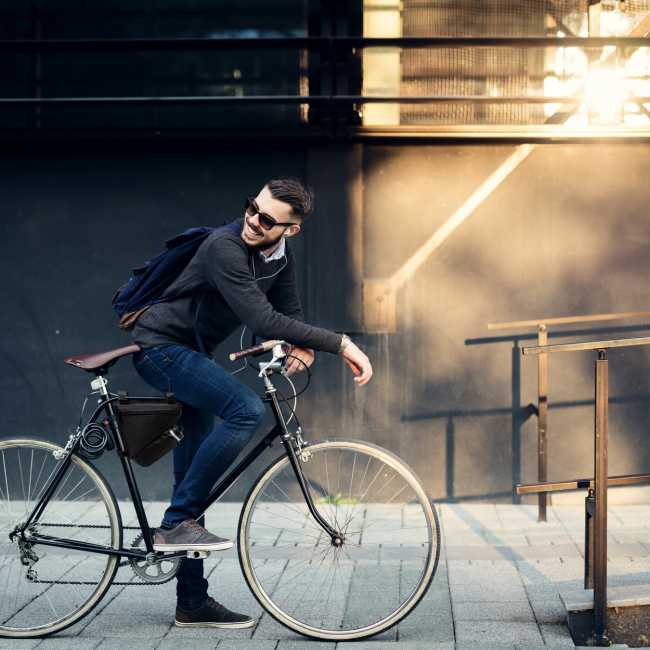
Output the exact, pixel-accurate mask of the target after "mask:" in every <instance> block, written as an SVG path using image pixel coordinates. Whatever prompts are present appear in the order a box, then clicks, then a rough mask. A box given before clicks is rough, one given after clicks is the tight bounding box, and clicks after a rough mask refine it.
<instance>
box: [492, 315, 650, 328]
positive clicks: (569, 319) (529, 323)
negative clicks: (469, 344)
mask: <svg viewBox="0 0 650 650" xmlns="http://www.w3.org/2000/svg"><path fill="white" fill-rule="evenodd" d="M645 316H650V311H631V312H627V313H625V314H593V315H591V316H564V317H562V318H540V319H538V320H520V321H513V322H512V323H490V324H489V325H488V329H489V330H498V329H505V328H508V327H539V326H540V325H560V324H566V323H591V322H594V321H601V320H617V319H621V318H641V317H645Z"/></svg>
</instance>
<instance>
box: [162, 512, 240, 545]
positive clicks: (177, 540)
mask: <svg viewBox="0 0 650 650" xmlns="http://www.w3.org/2000/svg"><path fill="white" fill-rule="evenodd" d="M153 548H154V550H155V551H225V550H226V549H228V548H232V542H231V541H230V540H229V539H223V537H217V536H216V535H213V534H212V533H209V532H208V531H207V530H206V529H205V528H203V526H201V525H200V524H198V523H197V522H196V520H195V519H189V520H188V521H184V522H183V523H182V524H180V525H179V526H176V528H172V529H171V530H165V529H164V528H156V534H155V535H154V538H153Z"/></svg>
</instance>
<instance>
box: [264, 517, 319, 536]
mask: <svg viewBox="0 0 650 650" xmlns="http://www.w3.org/2000/svg"><path fill="white" fill-rule="evenodd" d="M288 521H291V520H290V519H289V520H288ZM255 525H256V526H265V527H266V528H273V529H275V530H282V531H285V530H287V529H286V528H278V527H277V526H269V525H268V524H263V523H261V522H259V521H256V522H255ZM291 532H292V533H294V534H296V535H302V536H303V537H311V538H312V539H320V537H314V536H313V535H307V534H306V533H301V532H300V531H298V530H292V531H291Z"/></svg>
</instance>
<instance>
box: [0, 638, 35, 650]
mask: <svg viewBox="0 0 650 650" xmlns="http://www.w3.org/2000/svg"><path fill="white" fill-rule="evenodd" d="M39 643H41V639H0V648H2V650H5V648H7V649H9V648H11V650H32V648H35V647H36V646H37V645H38V644H39Z"/></svg>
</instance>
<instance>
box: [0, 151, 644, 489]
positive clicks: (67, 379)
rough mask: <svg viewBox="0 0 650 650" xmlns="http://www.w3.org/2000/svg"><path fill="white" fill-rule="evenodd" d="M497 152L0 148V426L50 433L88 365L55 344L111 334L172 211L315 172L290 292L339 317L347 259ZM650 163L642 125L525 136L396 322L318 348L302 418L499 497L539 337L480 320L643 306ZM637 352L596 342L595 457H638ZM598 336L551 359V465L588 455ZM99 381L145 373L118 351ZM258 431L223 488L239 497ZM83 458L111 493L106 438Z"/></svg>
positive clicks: (419, 231) (569, 466)
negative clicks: (332, 348) (520, 157)
mask: <svg viewBox="0 0 650 650" xmlns="http://www.w3.org/2000/svg"><path fill="white" fill-rule="evenodd" d="M512 151H513V147H509V146H447V145H445V146H433V145H418V146H415V145H414V146H410V145H409V146H404V145H401V146H398V145H394V146H385V145H364V146H363V147H362V146H361V145H353V146H352V145H351V146H348V147H346V146H337V147H329V146H326V145H318V146H316V145H313V146H307V145H295V146H288V145H286V144H283V145H282V146H280V145H273V144H264V143H258V144H256V145H255V146H252V147H251V146H250V143H247V144H246V146H242V144H239V146H225V145H218V144H215V145H214V146H210V147H203V148H202V149H201V150H193V151H190V150H187V149H186V150H183V149H179V148H176V150H174V151H172V150H163V149H158V150H155V151H154V150H149V151H144V150H142V149H140V150H139V149H137V148H134V147H133V146H131V147H130V148H128V149H120V148H118V147H116V148H114V149H113V150H107V149H106V148H103V149H97V150H92V149H88V148H86V149H84V150H70V149H68V150H65V151H61V150H56V151H54V150H51V151H49V152H45V151H43V150H41V151H34V152H32V153H28V152H25V151H24V150H23V151H17V150H16V151H12V152H10V153H6V154H4V155H3V156H2V158H1V159H0V196H2V218H1V222H0V227H1V232H2V236H1V238H0V265H1V268H2V277H3V279H4V282H3V283H2V289H1V291H2V296H3V301H2V302H3V310H2V316H1V317H0V351H1V354H2V357H1V358H2V361H1V365H0V409H1V413H2V418H1V420H0V426H1V430H0V436H14V435H17V434H19V433H26V434H29V435H37V436H41V437H45V438H52V439H55V440H58V441H60V442H64V441H65V440H66V439H67V437H68V436H69V435H70V434H71V433H72V432H73V431H74V429H75V427H76V423H77V419H78V412H79V408H80V406H81V403H82V401H83V398H84V396H85V394H86V393H87V392H88V390H89V388H88V381H89V380H90V379H92V376H91V375H88V374H86V373H84V372H82V371H79V370H76V369H73V368H71V367H69V366H65V365H64V364H63V363H62V362H61V359H62V358H63V357H64V356H68V355H71V354H85V353H89V352H95V351H100V350H104V349H110V348H113V347H119V346H121V345H126V344H127V343H128V342H129V337H128V335H126V334H124V333H122V332H120V331H119V330H118V329H117V327H116V323H117V318H116V316H115V315H114V314H113V312H112V310H111V307H110V300H111V297H112V295H113V293H114V291H115V290H116V288H117V287H119V286H120V285H121V284H123V283H124V282H125V281H126V280H127V279H128V278H129V277H130V273H131V269H132V268H133V267H134V266H136V265H138V264H139V263H140V262H142V261H143V260H145V259H147V258H148V257H150V256H151V255H153V254H155V253H157V252H159V250H160V249H161V245H162V242H163V241H164V240H165V239H167V238H168V237H170V236H172V235H174V234H176V233H178V232H180V231H181V230H183V229H185V228H187V227H190V226H196V225H219V224H220V223H221V222H222V221H223V220H224V219H229V220H232V219H234V218H236V217H238V216H240V214H241V212H242V208H243V197H245V196H247V195H249V194H251V193H253V192H255V191H257V190H258V189H259V188H260V187H261V185H262V184H263V183H264V181H265V180H268V179H269V178H271V177H273V176H276V175H278V174H280V173H290V174H296V175H298V176H301V177H303V178H307V179H308V180H309V181H310V182H311V183H312V184H313V185H314V186H315V189H316V191H317V211H316V212H315V214H314V216H313V217H312V219H310V220H309V221H308V222H307V223H306V225H305V227H304V229H303V232H301V233H300V235H299V236H298V237H297V238H295V239H294V242H295V244H296V250H297V257H298V267H299V268H298V282H299V287H300V291H301V295H302V298H303V302H304V305H305V309H306V313H307V316H308V320H310V322H313V323H314V324H316V325H322V326H326V327H330V328H332V329H336V330H341V331H348V332H353V331H358V330H359V329H360V328H361V312H362V309H361V307H362V305H361V286H360V285H361V281H362V279H364V278H365V279H370V280H372V279H383V278H387V277H390V275H391V274H392V273H394V272H395V271H396V270H397V269H398V268H399V267H400V266H401V265H402V264H403V263H404V262H405V261H406V260H407V259H408V258H409V257H410V256H411V255H412V254H413V253H414V252H415V251H416V250H417V249H418V248H419V246H421V245H422V243H423V242H424V241H426V239H427V238H428V237H429V236H430V235H431V234H433V232H435V230H436V229H437V228H438V227H439V226H440V225H441V224H442V223H443V222H444V221H445V220H446V219H447V218H448V217H449V216H450V215H451V214H453V212H454V210H455V209H456V208H458V207H459V206H460V205H461V204H462V203H463V201H464V200H465V199H467V198H468V197H469V196H470V195H471V193H472V192H473V191H474V190H475V189H476V188H477V187H478V186H479V185H480V184H481V183H482V182H483V181H484V180H485V179H486V178H487V177H488V176H489V175H490V174H491V173H492V172H493V171H494V170H495V169H496V168H497V167H498V166H499V164H500V163H501V162H502V161H503V160H505V159H506V158H507V157H508V155H510V153H511V152H512ZM649 168H650V158H649V157H648V156H647V148H646V147H644V146H641V145H628V144H608V145H586V144H585V145H550V146H543V147H538V148H537V149H536V150H535V151H533V153H532V154H531V155H530V156H529V157H528V158H527V159H526V160H524V161H523V163H522V164H521V165H520V166H519V167H518V168H517V169H516V170H515V171H514V172H513V173H512V174H511V175H510V176H509V177H508V178H507V179H506V180H505V181H504V182H503V183H502V184H501V186H499V187H498V188H497V189H496V190H495V192H494V193H493V194H492V195H491V196H490V197H489V198H488V199H487V200H486V201H485V202H484V203H483V204H482V205H481V206H480V207H479V208H478V209H477V210H476V211H475V212H474V213H473V214H472V215H470V217H469V218H468V219H467V221H466V222H465V223H464V224H463V225H462V226H461V227H460V228H459V229H458V230H457V231H456V232H455V233H454V234H453V235H452V236H451V238H450V239H448V240H447V241H446V242H445V243H444V244H443V245H442V246H441V247H440V248H438V250H436V251H435V253H434V254H433V255H432V256H431V257H430V258H429V259H428V260H427V261H426V263H425V264H424V265H423V266H421V267H420V269H419V270H418V272H417V273H416V275H415V276H414V277H413V278H412V279H411V280H410V281H409V282H408V283H407V284H406V285H405V286H404V287H403V288H401V289H400V290H399V291H398V294H397V331H396V333H394V334H380V335H361V334H355V335H354V338H355V340H356V341H358V342H359V344H360V345H361V346H362V347H363V348H364V349H365V350H366V352H367V353H368V355H369V356H370V358H371V360H372V362H373V366H374V369H375V377H374V378H373V380H372V381H371V383H370V384H369V385H368V386H367V387H365V388H361V389H359V388H357V387H356V386H355V385H354V382H353V381H352V375H351V373H350V372H349V370H348V368H347V366H345V364H343V363H342V361H341V359H340V358H337V357H332V356H329V355H325V354H323V355H319V356H318V358H317V361H316V364H315V365H314V367H313V370H314V378H313V383H312V388H311V389H310V390H309V391H308V392H307V393H306V394H305V395H303V396H302V397H301V398H299V404H298V406H299V410H298V414H299V416H300V419H301V424H302V426H303V429H304V430H305V432H306V436H305V437H306V438H308V439H311V440H314V439H318V438H322V437H326V436H332V437H337V436H341V437H353V438H362V439H366V440H368V441H370V442H375V443H376V444H380V445H383V446H385V447H387V448H389V449H390V450H392V451H394V452H396V453H397V454H398V455H400V456H401V457H402V458H404V460H405V461H406V462H407V463H409V464H410V465H411V466H412V467H413V468H414V469H415V471H416V472H417V473H418V474H419V475H420V476H421V477H422V478H423V479H424V481H425V483H426V484H427V486H428V487H429V489H430V491H431V494H432V496H433V497H434V498H436V499H458V498H474V499H498V500H503V501H512V499H513V498H516V497H515V496H514V495H513V484H514V483H516V482H518V481H520V480H521V481H524V482H531V481H534V480H535V478H536V428H537V422H536V418H535V416H534V415H533V413H532V411H531V409H529V408H528V404H530V403H531V402H536V385H537V364H536V359H535V358H529V357H522V356H521V347H522V346H525V345H531V344H534V341H535V338H536V337H535V334H534V331H533V330H532V329H522V330H511V331H508V330H504V331H502V332H488V331H487V328H486V325H487V323H489V322H503V321H509V320H520V319H528V318H537V317H555V316H565V315H581V314H591V313H605V312H624V311H635V310H645V309H647V308H648V303H647V298H646V292H647V280H646V278H647V277H648V271H649V270H650V256H649V255H648V252H649V251H650V226H649V223H648V217H647V212H646V210H647V205H648V203H649V199H650V188H648V186H647V183H646V182H645V180H644V179H645V178H647V177H648V172H650V169H649ZM642 325H643V323H641V322H640V321H630V322H626V321H623V322H621V323H617V324H613V325H612V324H609V325H607V324H606V325H603V326H600V327H591V328H586V327H584V326H579V327H573V328H559V327H556V328H554V329H553V330H551V338H550V342H559V341H564V340H578V339H580V340H588V339H597V338H617V337H628V336H640V335H643V334H644V331H645V330H644V329H643V327H642ZM635 328H636V329H635ZM569 329H572V331H568V330H569ZM553 332H564V334H563V335H562V336H560V337H555V338H554V337H553ZM247 343H248V339H247V340H245V344H247ZM238 347H239V340H238V337H234V336H233V337H231V340H229V341H228V342H226V343H225V344H224V345H223V346H222V348H221V349H220V350H219V351H218V352H217V354H216V356H215V358H216V359H217V361H218V362H220V363H223V364H224V365H225V367H227V368H229V369H231V368H232V367H233V364H231V363H230V362H229V361H227V357H226V355H227V353H228V352H230V351H232V350H233V349H236V348H238ZM649 353H650V351H649V350H647V349H646V348H644V347H639V348H631V349H627V350H613V351H611V352H610V353H609V355H608V356H609V358H610V360H611V362H610V365H611V376H610V394H611V395H612V397H613V398H614V399H613V403H612V404H611V406H610V432H611V433H610V436H611V447H610V473H612V474H617V473H618V474H622V473H628V472H630V473H631V472H643V471H647V470H650V451H649V449H648V445H647V444H646V436H645V422H646V420H647V412H648V407H649V406H650V386H648V380H647V376H648V368H649V367H650V364H649V363H648V362H649V361H650V358H649V357H648V355H649ZM594 356H595V355H594V354H591V353H571V354H565V355H555V356H553V357H551V358H550V361H549V403H550V412H549V478H550V479H560V478H570V477H576V476H588V475H590V474H591V472H592V460H591V453H592V448H593V447H592V439H593V437H592V426H593V407H592V406H591V405H590V402H591V400H592V398H593V365H594V364H593V360H594ZM235 367H236V366H235ZM247 373H248V376H247V377H246V381H247V383H249V384H250V385H253V386H254V385H255V378H254V374H253V373H252V371H247ZM243 375H246V373H241V374H240V375H238V376H240V377H241V376H243ZM109 381H110V383H109V386H110V387H111V388H112V389H113V390H116V389H117V388H126V389H128V390H129V391H130V393H131V394H137V393H140V394H148V393H150V391H149V389H148V388H147V387H146V386H145V385H144V384H143V383H142V382H141V380H140V379H139V378H138V377H137V375H135V373H134V371H133V370H132V367H131V365H130V363H129V361H128V360H122V361H120V362H119V363H118V364H117V365H116V366H115V367H114V368H113V369H112V370H111V372H110V374H109ZM298 381H299V382H301V381H302V378H299V379H298ZM91 404H92V400H91ZM275 452H276V449H275V448H274V449H273V450H271V451H270V452H267V453H268V456H266V457H265V458H266V460H260V461H259V462H258V463H257V465H256V467H255V468H253V470H252V471H250V472H249V473H248V475H247V476H246V477H244V478H243V479H242V480H241V481H240V483H239V484H237V485H236V486H235V487H234V488H233V489H232V490H231V492H230V493H229V494H228V496H227V497H226V498H229V499H241V498H243V497H244V496H245V494H246V491H247V490H248V486H249V485H250V480H251V478H252V475H253V473H254V472H255V471H259V469H260V468H261V466H263V465H264V464H266V462H267V461H268V460H269V459H270V458H272V457H273V456H274V455H275ZM170 460H171V459H170V458H169V457H167V458H165V459H163V460H162V461H161V462H160V463H158V464H157V465H155V466H153V467H152V468H149V469H146V470H139V471H138V476H139V477H140V479H141V489H142V492H143V494H144V496H145V497H146V498H160V499H164V498H167V497H168V496H169V494H170V492H171V482H172V481H171V462H170ZM98 464H99V466H100V467H101V468H102V470H103V471H104V472H105V473H106V474H107V475H108V477H109V478H110V479H111V482H112V483H113V484H114V485H115V487H116V492H117V493H118V495H119V496H125V495H126V489H125V486H123V481H121V480H120V479H119V476H118V473H119V465H118V464H117V462H116V459H115V458H114V457H113V456H112V455H111V456H109V455H105V456H104V457H103V458H102V459H100V460H99V461H98Z"/></svg>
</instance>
